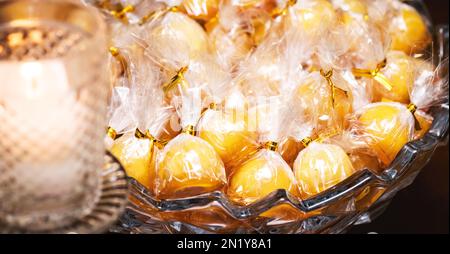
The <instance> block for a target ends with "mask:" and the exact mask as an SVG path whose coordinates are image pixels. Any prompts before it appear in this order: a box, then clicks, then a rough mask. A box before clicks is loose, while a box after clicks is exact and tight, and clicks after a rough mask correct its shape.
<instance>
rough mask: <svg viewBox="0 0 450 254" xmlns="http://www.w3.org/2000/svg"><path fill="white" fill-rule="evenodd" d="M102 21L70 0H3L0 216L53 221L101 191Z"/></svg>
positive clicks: (33, 226)
mask: <svg viewBox="0 0 450 254" xmlns="http://www.w3.org/2000/svg"><path fill="white" fill-rule="evenodd" d="M105 33H106V26H105V24H104V22H103V20H102V19H101V17H100V16H99V15H98V13H97V12H96V11H95V10H94V9H91V8H88V7H86V6H84V5H82V4H81V2H80V1H70V0H39V1H36V0H6V1H5V0H0V222H2V223H6V225H9V226H12V227H17V228H21V229H23V230H25V231H33V232H34V231H39V230H51V229H52V228H57V227H61V226H64V225H68V224H70V223H71V222H73V221H74V220H76V219H78V218H80V217H82V216H83V215H85V214H87V213H89V212H90V210H91V208H92V207H93V206H94V204H95V202H96V201H97V199H98V196H99V194H100V175H99V168H101V166H102V163H103V158H104V147H103V135H104V123H105V116H106V106H107V77H106V73H107V71H106V59H107V58H106V57H107V55H106V50H105V49H106V48H107V47H106V39H105V38H106V36H105Z"/></svg>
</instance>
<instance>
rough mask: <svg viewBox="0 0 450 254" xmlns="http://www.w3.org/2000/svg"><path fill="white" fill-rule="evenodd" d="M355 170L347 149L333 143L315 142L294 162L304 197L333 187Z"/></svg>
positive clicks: (295, 172)
mask: <svg viewBox="0 0 450 254" xmlns="http://www.w3.org/2000/svg"><path fill="white" fill-rule="evenodd" d="M354 171H355V170H354V168H353V165H352V162H351V161H350V158H349V157H348V155H347V154H346V153H345V151H344V150H343V149H342V148H341V147H339V146H337V145H333V144H322V143H318V142H313V143H311V144H310V145H308V147H306V148H305V149H303V150H302V151H301V152H300V153H299V155H298V157H297V159H296V160H295V162H294V175H295V178H296V179H297V182H298V184H299V189H300V193H301V194H300V195H301V197H302V198H304V199H307V198H309V197H311V196H314V195H316V194H319V193H320V192H322V191H325V190H327V189H329V188H330V187H333V186H334V185H336V184H338V183H340V182H341V181H343V180H345V179H346V178H348V177H349V176H351V175H352V174H353V172H354Z"/></svg>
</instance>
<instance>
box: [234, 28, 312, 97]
mask: <svg viewBox="0 0 450 254" xmlns="http://www.w3.org/2000/svg"><path fill="white" fill-rule="evenodd" d="M300 42H301V43H300ZM312 54H313V47H312V41H310V40H308V38H307V37H305V36H304V32H303V31H301V30H299V29H289V30H288V31H286V33H285V34H284V35H283V36H282V37H280V38H279V37H268V38H266V39H265V40H264V42H263V43H262V44H261V45H259V46H258V48H256V50H254V51H253V52H252V54H251V55H249V57H248V58H247V59H245V61H243V62H242V63H241V64H240V66H239V72H238V73H237V75H236V83H237V84H238V85H239V86H240V87H241V88H242V91H243V93H244V94H245V95H246V96H272V95H279V94H280V93H281V92H282V91H283V89H284V88H285V87H284V86H286V85H289V84H294V83H295V80H297V79H298V77H299V76H301V75H302V74H303V73H304V72H305V71H304V70H303V66H302V63H305V62H307V61H308V59H309V58H311V56H312ZM286 80H290V81H289V82H285V81H286Z"/></svg>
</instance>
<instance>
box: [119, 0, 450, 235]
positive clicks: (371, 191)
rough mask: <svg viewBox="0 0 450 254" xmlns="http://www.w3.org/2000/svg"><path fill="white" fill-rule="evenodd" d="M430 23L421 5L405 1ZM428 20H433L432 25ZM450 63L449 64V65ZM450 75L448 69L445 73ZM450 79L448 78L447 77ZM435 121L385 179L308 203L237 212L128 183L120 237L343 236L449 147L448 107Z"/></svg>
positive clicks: (216, 197)
mask: <svg viewBox="0 0 450 254" xmlns="http://www.w3.org/2000/svg"><path fill="white" fill-rule="evenodd" d="M406 2H408V3H410V4H411V5H413V6H414V7H415V8H416V9H417V10H419V12H421V13H422V15H424V16H426V17H429V15H428V12H427V10H426V8H425V6H424V4H423V2H422V1H406ZM428 20H430V19H428ZM428 25H429V28H430V31H433V32H434V36H435V38H434V43H433V49H432V50H430V52H433V54H432V55H433V59H432V60H433V61H435V63H438V62H440V61H442V60H444V59H445V58H446V57H448V26H436V27H434V26H432V24H431V23H429V24H428ZM447 61H448V59H447ZM444 72H445V73H447V74H448V69H446V70H444ZM447 78H448V76H447ZM431 114H432V115H433V117H434V121H433V124H432V127H431V128H430V130H429V131H428V132H427V133H426V134H425V136H424V137H423V138H421V139H419V140H415V141H412V142H410V143H408V144H406V145H405V146H404V147H403V149H402V150H401V151H400V153H399V154H398V156H397V157H396V159H395V160H394V161H393V162H392V164H391V166H390V167H389V168H387V169H385V170H384V171H383V172H382V173H378V174H376V173H374V172H373V171H371V170H370V169H365V170H362V171H359V172H357V173H355V174H354V175H352V176H351V177H350V178H348V179H346V180H345V181H343V182H341V183H340V184H338V185H336V186H334V187H332V188H330V189H328V190H327V191H325V192H322V193H320V194H318V195H317V196H314V197H312V198H309V199H307V200H300V199H298V198H296V197H294V196H291V195H289V193H287V192H286V191H285V190H278V191H275V192H273V193H271V194H270V195H269V196H267V197H265V198H264V199H262V200H260V201H258V202H256V203H254V204H252V205H249V206H238V205H236V204H234V203H233V202H231V201H230V200H229V199H228V198H227V197H226V196H225V195H224V194H223V193H222V192H212V193H207V194H203V195H199V196H195V197H190V198H183V199H176V200H156V199H155V198H153V197H152V196H151V195H150V193H149V192H148V191H147V190H146V189H145V188H144V187H143V186H142V185H141V184H139V183H138V182H137V181H136V180H135V179H132V178H130V179H129V181H130V186H131V187H130V193H129V203H128V205H127V207H126V211H125V213H124V214H123V216H122V217H121V218H120V220H119V223H118V224H116V225H115V226H114V227H113V228H111V229H110V230H111V231H112V232H117V233H194V234H202V233H342V232H345V231H346V230H347V229H348V228H349V227H350V226H352V225H353V224H361V223H367V222H370V221H371V220H373V219H374V218H375V217H377V216H378V215H379V214H381V213H382V212H383V211H384V209H385V208H386V206H387V205H388V204H389V202H390V200H391V199H392V197H393V196H394V195H395V194H396V193H397V192H398V191H399V190H401V189H403V188H405V187H407V186H408V185H409V184H411V183H412V182H413V180H414V179H415V177H416V176H417V174H418V173H419V172H420V170H421V169H422V168H423V167H424V166H425V165H426V164H427V162H428V161H429V160H430V158H431V157H432V154H433V152H434V151H435V149H436V148H437V147H438V146H439V145H441V144H445V143H446V142H447V141H448V126H449V103H448V100H447V102H446V103H444V104H442V105H438V106H435V107H434V108H432V109H431Z"/></svg>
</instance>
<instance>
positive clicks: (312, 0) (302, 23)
mask: <svg viewBox="0 0 450 254" xmlns="http://www.w3.org/2000/svg"><path fill="white" fill-rule="evenodd" d="M290 10H291V12H290V18H291V21H290V22H291V23H292V24H293V26H295V27H300V28H301V29H302V30H304V31H305V32H306V35H307V36H320V35H322V34H323V32H324V31H326V30H328V29H329V27H330V26H332V25H333V24H334V22H335V21H336V13H335V11H334V7H333V5H332V4H331V3H330V1H328V0H306V1H305V0H303V1H296V4H295V5H293V6H292V7H291V9H290Z"/></svg>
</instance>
